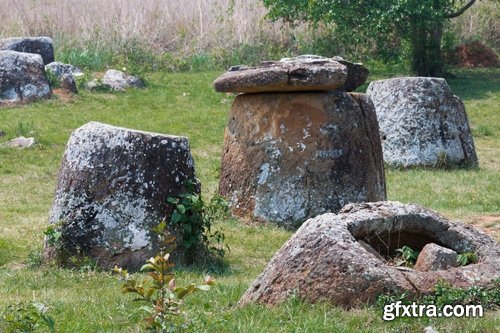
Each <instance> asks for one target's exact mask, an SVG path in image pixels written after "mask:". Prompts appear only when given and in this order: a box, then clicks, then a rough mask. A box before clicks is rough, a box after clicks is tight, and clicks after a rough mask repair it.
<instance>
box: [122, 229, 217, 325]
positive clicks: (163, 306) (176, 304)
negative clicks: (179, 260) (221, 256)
mask: <svg viewBox="0 0 500 333" xmlns="http://www.w3.org/2000/svg"><path fill="white" fill-rule="evenodd" d="M166 226H167V224H166V223H165V222H161V223H160V224H159V225H158V226H157V227H156V228H155V229H154V230H153V231H154V232H155V233H156V234H157V235H158V237H159V238H160V251H159V253H158V254H157V255H156V256H155V257H154V258H151V259H149V260H148V261H147V262H146V264H145V265H144V266H142V268H141V271H145V272H148V278H149V279H148V280H147V281H138V280H135V279H133V278H131V277H130V275H129V274H128V272H127V271H126V270H124V269H122V268H119V267H115V268H114V270H113V271H114V272H116V273H118V274H120V275H121V277H122V278H123V279H124V280H125V283H124V284H123V286H122V291H123V292H124V293H132V294H134V295H136V296H137V298H135V299H134V301H138V302H143V303H145V305H143V306H141V307H140V310H141V311H142V312H145V313H146V317H145V318H144V322H145V325H146V328H147V330H148V331H150V332H161V333H163V332H172V331H174V330H175V329H176V325H175V323H174V321H173V318H174V317H175V316H179V315H181V314H182V312H181V306H182V302H183V299H184V298H185V297H186V296H188V295H191V294H192V293H194V292H196V291H200V290H203V291H207V290H209V289H210V286H211V285H213V284H214V283H215V281H214V280H213V279H212V278H211V277H210V276H206V277H205V279H204V281H203V283H202V284H200V285H195V284H190V285H188V286H187V287H178V286H177V285H176V283H175V278H174V272H173V270H172V268H173V267H174V264H173V263H171V262H170V261H169V257H170V254H169V253H170V252H171V251H172V250H173V249H174V245H173V243H174V237H172V236H170V235H169V234H168V232H167V230H166Z"/></svg>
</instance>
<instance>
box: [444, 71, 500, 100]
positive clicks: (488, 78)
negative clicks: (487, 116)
mask: <svg viewBox="0 0 500 333" xmlns="http://www.w3.org/2000/svg"><path fill="white" fill-rule="evenodd" d="M451 71H452V73H453V74H454V75H455V77H454V78H449V79H446V81H448V84H449V85H450V86H451V89H452V90H453V93H454V94H456V95H457V96H459V97H460V98H461V99H462V100H463V101H466V100H473V99H482V98H486V97H487V96H488V95H490V94H497V93H499V92H500V68H481V69H479V68H475V69H462V68H454V69H452V70H451Z"/></svg>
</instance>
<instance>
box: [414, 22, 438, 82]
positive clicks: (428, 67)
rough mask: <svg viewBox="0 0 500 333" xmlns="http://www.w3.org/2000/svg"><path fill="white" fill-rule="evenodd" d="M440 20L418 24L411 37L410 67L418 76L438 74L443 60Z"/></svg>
mask: <svg viewBox="0 0 500 333" xmlns="http://www.w3.org/2000/svg"><path fill="white" fill-rule="evenodd" d="M442 37H443V24H442V22H435V23H433V24H431V25H421V24H418V25H417V26H416V27H414V29H413V32H412V37H411V44H412V69H413V71H414V72H415V73H416V74H417V75H418V76H440V75H442V74H443V69H444V60H443V56H442V54H441V40H442Z"/></svg>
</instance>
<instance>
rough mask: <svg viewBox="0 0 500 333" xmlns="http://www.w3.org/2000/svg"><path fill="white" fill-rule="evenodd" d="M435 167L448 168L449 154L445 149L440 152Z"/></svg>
mask: <svg viewBox="0 0 500 333" xmlns="http://www.w3.org/2000/svg"><path fill="white" fill-rule="evenodd" d="M434 167H436V168H438V169H446V168H447V167H448V154H446V152H445V151H440V152H439V153H438V155H437V159H436V164H435V165H434Z"/></svg>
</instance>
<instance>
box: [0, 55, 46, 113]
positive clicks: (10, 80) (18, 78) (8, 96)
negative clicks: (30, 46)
mask: <svg viewBox="0 0 500 333" xmlns="http://www.w3.org/2000/svg"><path fill="white" fill-rule="evenodd" d="M51 94H52V91H51V89H50V85H49V82H48V80H47V77H46V76H45V69H44V66H43V61H42V57H41V56H40V55H38V54H32V53H22V52H16V51H0V107H1V106H7V105H11V104H21V103H29V102H33V101H35V100H37V99H41V98H49V97H50V96H51Z"/></svg>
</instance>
